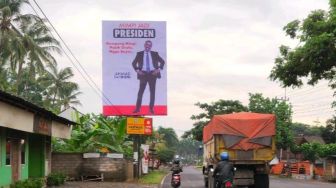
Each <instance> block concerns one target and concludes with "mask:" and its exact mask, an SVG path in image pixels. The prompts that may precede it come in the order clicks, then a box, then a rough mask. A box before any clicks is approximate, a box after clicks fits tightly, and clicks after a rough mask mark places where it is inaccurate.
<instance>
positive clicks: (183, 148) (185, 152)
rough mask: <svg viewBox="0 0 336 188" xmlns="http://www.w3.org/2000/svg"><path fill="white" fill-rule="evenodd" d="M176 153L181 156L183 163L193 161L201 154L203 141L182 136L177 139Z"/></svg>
mask: <svg viewBox="0 0 336 188" xmlns="http://www.w3.org/2000/svg"><path fill="white" fill-rule="evenodd" d="M176 154H178V155H180V156H181V158H183V163H193V162H194V161H195V160H197V159H199V158H200V157H202V156H203V143H202V142H200V141H197V140H194V139H192V138H184V139H182V140H180V141H179V143H178V145H177V148H176Z"/></svg>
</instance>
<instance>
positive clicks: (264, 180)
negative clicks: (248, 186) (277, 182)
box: [252, 174, 269, 188]
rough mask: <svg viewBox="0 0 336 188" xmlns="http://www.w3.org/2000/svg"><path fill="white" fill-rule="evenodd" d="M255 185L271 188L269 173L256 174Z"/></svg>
mask: <svg viewBox="0 0 336 188" xmlns="http://www.w3.org/2000/svg"><path fill="white" fill-rule="evenodd" d="M254 187H255V188H269V177H268V174H256V175H255V176H254ZM252 188H253V187H252Z"/></svg>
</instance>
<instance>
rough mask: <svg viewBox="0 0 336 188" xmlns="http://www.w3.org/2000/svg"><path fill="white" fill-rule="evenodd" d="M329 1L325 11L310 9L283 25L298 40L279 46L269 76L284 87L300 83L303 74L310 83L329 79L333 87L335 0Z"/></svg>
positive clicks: (335, 77) (335, 69)
mask: <svg viewBox="0 0 336 188" xmlns="http://www.w3.org/2000/svg"><path fill="white" fill-rule="evenodd" d="M329 5H330V10H329V11H328V12H326V11H324V10H315V11H312V12H311V13H310V14H309V15H308V16H307V18H305V19H303V20H302V21H299V20H294V21H292V22H290V23H288V24H287V25H286V26H285V27H284V30H285V32H286V34H287V35H288V36H289V37H290V38H291V39H294V40H298V41H299V44H298V45H297V46H296V47H295V48H293V49H291V48H290V47H288V46H284V45H282V46H281V47H280V56H279V57H277V58H276V59H275V65H274V67H273V69H272V71H271V74H270V78H271V80H273V81H279V82H280V83H281V85H282V86H283V87H289V86H293V87H296V86H298V87H299V86H301V85H303V78H307V80H308V81H307V83H308V84H310V85H314V84H316V83H317V82H318V81H319V80H328V81H329V86H330V87H331V88H332V89H336V64H335V62H336V47H335V45H334V43H335V42H334V41H335V40H336V35H335V27H336V0H329ZM335 94H336V92H335ZM334 105H336V104H335V102H334Z"/></svg>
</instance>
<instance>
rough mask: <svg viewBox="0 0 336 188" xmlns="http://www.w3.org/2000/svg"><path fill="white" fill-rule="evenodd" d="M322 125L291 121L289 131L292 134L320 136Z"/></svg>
mask: <svg viewBox="0 0 336 188" xmlns="http://www.w3.org/2000/svg"><path fill="white" fill-rule="evenodd" d="M323 130H324V127H321V126H310V125H307V124H304V123H298V122H296V123H292V125H291V131H292V133H293V135H294V136H299V135H307V136H321V135H322V131H323Z"/></svg>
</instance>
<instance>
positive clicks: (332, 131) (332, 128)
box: [322, 116, 336, 144]
mask: <svg viewBox="0 0 336 188" xmlns="http://www.w3.org/2000/svg"><path fill="white" fill-rule="evenodd" d="M322 138H323V139H324V141H325V142H326V143H327V144H330V143H336V116H334V117H333V118H332V119H329V120H327V122H326V126H325V127H324V128H322Z"/></svg>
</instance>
